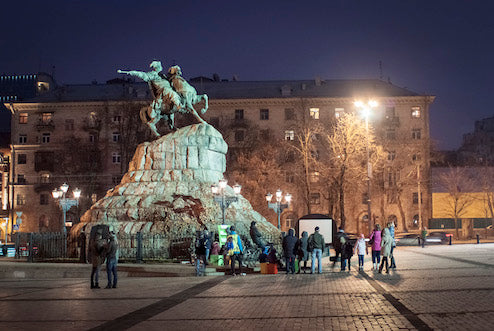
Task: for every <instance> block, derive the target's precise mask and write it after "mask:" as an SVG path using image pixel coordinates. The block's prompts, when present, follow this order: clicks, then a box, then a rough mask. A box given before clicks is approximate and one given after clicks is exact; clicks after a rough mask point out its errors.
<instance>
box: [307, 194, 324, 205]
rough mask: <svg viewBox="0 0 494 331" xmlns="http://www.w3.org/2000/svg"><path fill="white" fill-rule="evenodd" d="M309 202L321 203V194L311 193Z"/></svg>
mask: <svg viewBox="0 0 494 331" xmlns="http://www.w3.org/2000/svg"><path fill="white" fill-rule="evenodd" d="M309 202H310V204H311V205H319V204H321V194H319V193H311V194H310V196H309Z"/></svg>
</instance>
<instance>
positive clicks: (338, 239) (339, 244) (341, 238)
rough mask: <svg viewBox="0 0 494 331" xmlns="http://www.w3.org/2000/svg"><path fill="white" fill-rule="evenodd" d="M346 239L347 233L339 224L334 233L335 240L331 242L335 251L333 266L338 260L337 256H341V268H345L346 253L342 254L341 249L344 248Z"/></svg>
mask: <svg viewBox="0 0 494 331" xmlns="http://www.w3.org/2000/svg"><path fill="white" fill-rule="evenodd" d="M347 241H348V235H347V234H346V233H345V229H344V228H342V227H341V226H340V227H339V228H338V232H337V233H336V236H335V240H334V242H333V248H334V250H335V252H336V255H335V257H334V261H333V268H334V266H335V264H336V261H338V256H341V270H345V268H346V260H347V259H348V257H347V254H344V252H343V249H344V248H345V247H344V246H345V244H346V242H347Z"/></svg>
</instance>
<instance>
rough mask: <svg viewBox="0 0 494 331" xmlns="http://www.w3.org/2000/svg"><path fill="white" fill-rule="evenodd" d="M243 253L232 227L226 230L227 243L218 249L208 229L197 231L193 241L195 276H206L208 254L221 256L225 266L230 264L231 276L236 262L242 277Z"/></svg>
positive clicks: (240, 240)
mask: <svg viewBox="0 0 494 331" xmlns="http://www.w3.org/2000/svg"><path fill="white" fill-rule="evenodd" d="M243 252H244V247H243V244H242V239H241V238H240V236H239V235H238V234H237V233H236V231H235V227H234V226H233V225H232V226H231V227H230V228H229V229H228V236H227V242H226V244H225V245H224V246H223V247H222V248H220V247H219V243H218V242H213V238H212V237H211V233H210V232H209V230H208V229H204V230H203V231H198V232H197V235H196V241H195V255H196V260H195V264H196V276H205V275H206V266H207V265H208V264H209V255H210V253H211V254H213V255H223V260H224V263H225V265H228V264H230V268H231V274H232V275H234V276H235V275H236V273H235V262H236V261H238V264H239V275H242V276H244V275H245V273H243V272H242V254H243ZM220 253H223V254H220Z"/></svg>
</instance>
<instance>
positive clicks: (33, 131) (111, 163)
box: [6, 78, 434, 232]
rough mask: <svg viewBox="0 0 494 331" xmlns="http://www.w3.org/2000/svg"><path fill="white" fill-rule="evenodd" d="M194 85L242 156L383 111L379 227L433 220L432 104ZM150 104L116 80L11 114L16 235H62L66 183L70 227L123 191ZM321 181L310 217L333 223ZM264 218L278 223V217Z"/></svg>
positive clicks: (347, 92)
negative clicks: (259, 145) (312, 127)
mask: <svg viewBox="0 0 494 331" xmlns="http://www.w3.org/2000/svg"><path fill="white" fill-rule="evenodd" d="M191 84H192V85H193V86H195V87H196V89H197V91H198V93H201V94H202V93H206V94H208V96H209V98H210V102H209V109H208V111H207V112H206V113H205V114H204V115H203V116H204V118H205V119H206V120H207V121H208V122H209V123H210V124H212V125H213V126H215V127H217V128H218V129H219V130H220V131H221V132H222V133H223V134H224V137H225V140H226V141H227V143H228V144H229V148H230V151H232V152H233V151H238V150H241V149H242V146H244V145H245V144H244V141H245V140H246V139H247V138H248V137H249V135H251V134H252V133H253V132H254V130H251V129H252V128H253V127H255V128H256V130H255V132H257V133H256V134H260V135H263V134H265V133H266V132H269V135H266V136H265V137H264V136H261V137H258V138H260V139H261V140H262V139H269V141H270V142H271V143H274V145H275V146H276V145H277V142H280V144H278V146H279V153H280V154H281V153H284V152H285V151H284V150H283V147H282V146H283V145H282V144H281V143H287V142H288V143H289V142H290V141H293V140H295V137H296V136H297V134H298V133H299V132H297V130H300V128H301V122H302V119H303V121H304V123H305V120H306V119H307V121H308V122H310V123H313V124H314V123H317V124H318V125H320V126H322V127H325V126H330V125H331V123H333V122H334V121H335V120H336V119H337V118H338V117H339V116H341V114H343V113H351V112H357V109H355V106H354V101H355V100H358V99H362V100H367V99H371V98H372V99H374V100H376V101H378V103H379V106H378V107H377V108H375V110H373V113H372V116H371V117H369V125H370V126H371V127H372V129H373V130H374V132H375V134H376V139H377V142H378V143H379V144H381V145H382V146H383V147H384V149H385V151H386V153H387V160H386V165H385V166H384V167H383V170H382V171H380V172H379V174H378V173H377V172H376V173H375V176H374V177H373V179H372V190H371V192H372V196H371V201H372V217H373V221H374V222H379V223H384V222H386V221H387V220H396V221H397V223H398V228H399V229H400V228H401V229H407V230H410V229H414V228H415V229H418V227H419V226H420V222H421V221H422V220H423V219H428V218H430V217H431V208H430V201H431V193H430V183H429V176H430V170H429V154H430V151H429V146H430V138H429V107H430V104H431V103H432V102H433V100H434V97H433V96H424V95H419V94H416V93H414V92H411V91H409V90H406V89H402V88H399V87H396V86H394V85H392V84H389V83H386V82H382V81H379V80H327V81H323V80H320V79H316V80H312V81H311V80H303V81H302V80H299V81H260V82H241V81H230V82H226V81H221V82H220V81H212V80H208V79H204V78H198V79H192V80H191ZM149 100H150V93H149V91H148V87H147V84H142V83H135V82H132V81H121V80H114V81H111V82H109V83H108V84H102V85H69V86H64V87H60V88H57V89H55V90H53V91H50V92H49V93H46V94H44V95H40V96H38V97H36V98H34V99H31V100H29V101H22V102H13V103H8V104H6V106H7V107H8V111H10V112H11V113H12V125H11V128H12V146H11V154H12V156H11V161H12V167H11V173H10V175H11V178H13V183H12V184H13V185H11V188H10V190H11V192H12V194H11V196H10V202H9V203H10V206H11V207H12V208H13V211H22V212H23V215H24V216H23V223H22V225H21V229H20V231H57V230H59V229H60V228H61V226H62V225H61V223H60V219H61V213H60V210H59V208H58V206H57V203H56V201H54V199H53V198H52V197H51V191H52V190H53V189H54V188H56V187H58V186H60V185H61V184H62V183H64V182H67V183H68V184H69V185H70V187H72V188H74V187H76V186H77V187H79V188H80V189H81V190H82V191H83V193H82V198H81V204H80V208H79V210H78V211H72V212H71V213H70V215H69V216H68V217H69V218H70V219H71V220H73V221H77V218H78V215H80V213H82V212H83V211H84V210H85V209H87V208H89V206H90V205H91V203H92V202H93V201H95V200H96V199H99V198H101V197H102V196H103V195H104V193H105V192H106V190H107V189H109V188H112V187H113V186H115V185H116V184H118V182H119V180H120V178H121V176H122V175H123V174H124V173H125V172H126V168H127V164H128V162H129V161H130V158H131V157H132V155H133V149H134V148H135V146H136V145H137V144H138V143H139V142H141V141H145V140H146V139H149V138H150V136H149V132H148V130H147V129H146V128H143V126H142V125H140V124H139V122H140V120H139V116H138V112H139V109H140V107H142V106H144V105H146V104H148V103H149ZM135 132H138V133H137V134H136V133H135ZM74 151H77V153H73V152H74ZM314 152H316V153H317V151H314ZM230 157H231V160H233V161H232V162H234V157H233V155H232V154H230ZM275 157H278V156H277V155H273V158H275ZM285 161H286V162H284V164H282V168H283V169H284V170H283V171H284V175H283V177H284V180H283V181H282V182H283V183H282V184H280V188H281V189H282V190H283V191H285V192H289V191H290V190H295V187H296V186H297V183H294V182H293V177H291V176H290V172H291V169H290V167H292V169H293V165H292V166H291V165H290V161H289V160H288V161H287V160H285ZM227 171H228V169H227ZM317 174H318V169H311V178H312V179H311V181H313V184H314V185H312V186H311V187H312V191H311V192H309V198H310V207H311V208H310V212H311V213H322V214H328V213H331V211H332V209H331V208H330V205H331V203H330V201H331V197H330V196H328V195H327V194H326V192H327V191H328V190H327V187H325V184H323V183H319V182H318V180H317V177H318V176H317ZM241 184H242V183H241ZM276 189H277V188H265V192H259V193H262V194H263V195H264V194H265V193H267V192H268V190H271V191H273V190H276ZM290 193H291V192H290ZM366 194H367V186H366V184H365V183H361V185H360V184H359V185H357V186H356V188H352V190H351V191H350V192H348V193H347V194H346V198H345V205H346V207H345V209H346V214H347V231H348V232H357V231H358V232H363V231H364V229H366V227H367V226H366V225H365V224H366V223H365V222H368V217H367V202H366V201H367V199H365V198H364V197H365V195H366ZM419 197H420V198H419ZM301 200H302V199H301V198H300V197H298V196H297V193H295V192H294V197H293V202H292V203H291V205H290V207H289V208H287V209H286V210H284V211H283V214H282V215H281V219H282V222H281V224H282V227H281V228H282V230H287V229H288V228H290V227H293V226H295V222H296V220H297V219H298V218H300V217H301V216H303V215H305V214H307V212H308V210H307V209H308V208H307V203H302V202H301ZM263 216H265V217H266V218H267V219H268V220H270V221H271V222H272V223H273V224H276V223H277V219H276V215H275V214H274V213H273V212H272V211H271V212H270V213H267V212H266V213H264V215H263Z"/></svg>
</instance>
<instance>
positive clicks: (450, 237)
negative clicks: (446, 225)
mask: <svg viewBox="0 0 494 331" xmlns="http://www.w3.org/2000/svg"><path fill="white" fill-rule="evenodd" d="M452 238H453V236H449V245H450V246H451V239H452Z"/></svg>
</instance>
